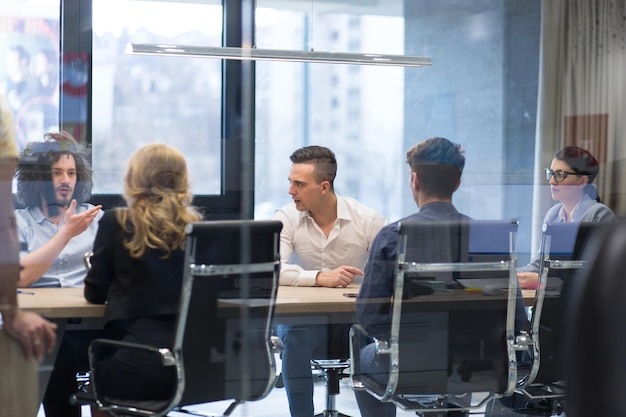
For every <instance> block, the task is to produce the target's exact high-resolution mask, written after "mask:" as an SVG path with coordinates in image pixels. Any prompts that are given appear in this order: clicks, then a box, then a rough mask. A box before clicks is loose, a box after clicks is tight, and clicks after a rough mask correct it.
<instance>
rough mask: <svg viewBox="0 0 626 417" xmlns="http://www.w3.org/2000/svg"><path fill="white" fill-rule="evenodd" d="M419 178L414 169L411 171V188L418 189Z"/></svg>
mask: <svg viewBox="0 0 626 417" xmlns="http://www.w3.org/2000/svg"><path fill="white" fill-rule="evenodd" d="M419 187H420V179H419V177H418V176H417V173H416V172H415V171H411V190H413V191H419Z"/></svg>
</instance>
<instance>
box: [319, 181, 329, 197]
mask: <svg viewBox="0 0 626 417" xmlns="http://www.w3.org/2000/svg"><path fill="white" fill-rule="evenodd" d="M320 186H321V187H322V194H325V193H327V192H329V191H330V182H329V181H322V182H321V183H320Z"/></svg>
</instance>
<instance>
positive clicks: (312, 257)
mask: <svg viewBox="0 0 626 417" xmlns="http://www.w3.org/2000/svg"><path fill="white" fill-rule="evenodd" d="M274 219H275V220H280V221H281V222H282V223H283V230H282V231H281V233H280V260H281V270H280V279H279V281H280V285H291V286H308V287H312V286H314V285H315V278H316V276H317V273H318V272H328V271H332V270H333V269H335V268H337V267H339V266H342V265H348V266H355V267H357V268H360V269H364V268H365V263H366V262H367V257H368V253H369V250H370V246H371V244H372V241H373V240H374V238H375V237H376V235H377V234H378V232H379V231H380V229H381V228H382V227H383V226H384V225H385V224H386V223H387V221H386V219H385V218H384V217H383V216H382V215H381V214H379V213H378V212H376V211H375V210H373V209H371V208H369V207H366V206H364V205H363V204H361V203H359V202H358V201H357V200H355V199H353V198H349V197H341V196H337V219H336V220H335V225H334V226H333V230H332V231H331V232H330V234H329V235H328V237H326V235H325V234H324V232H323V231H322V229H321V228H320V227H319V225H318V224H317V223H315V221H314V220H313V218H312V217H311V216H310V215H309V212H308V211H298V210H297V209H296V206H295V204H288V205H286V206H284V207H283V208H281V209H279V210H278V211H277V212H276V215H275V216H274Z"/></svg>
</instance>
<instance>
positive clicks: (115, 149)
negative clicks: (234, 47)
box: [92, 0, 222, 195]
mask: <svg viewBox="0 0 626 417" xmlns="http://www.w3.org/2000/svg"><path fill="white" fill-rule="evenodd" d="M221 22H222V8H221V7H220V6H218V5H216V4H206V3H203V4H201V3H198V2H193V3H191V2H174V1H173V2H163V1H133V0H93V64H92V65H93V69H92V73H93V82H92V145H93V155H94V157H93V166H94V170H95V172H96V173H97V177H96V178H97V180H96V182H95V186H94V192H95V193H98V194H121V192H122V190H123V188H122V176H123V174H124V171H125V169H126V160H127V158H128V156H129V154H130V153H132V152H133V151H134V150H135V149H137V148H138V147H140V146H141V145H143V144H146V143H149V142H164V143H168V144H170V145H173V146H175V147H177V148H178V149H180V150H181V151H182V152H183V153H184V154H185V156H186V158H187V162H188V166H189V172H190V173H191V183H192V191H193V192H194V194H198V195H219V194H220V193H221V192H222V181H221V175H222V142H221V140H220V129H221V125H220V123H221V121H220V118H221V91H222V78H221V77H222V71H221V62H220V61H219V60H211V59H197V58H178V57H175V58H172V57H158V56H133V55H128V54H126V52H125V51H126V46H127V44H128V43H130V42H133V43H155V44H156V43H160V44H163V43H166V44H183V45H212V46H216V45H218V46H219V45H221V36H222V23H221Z"/></svg>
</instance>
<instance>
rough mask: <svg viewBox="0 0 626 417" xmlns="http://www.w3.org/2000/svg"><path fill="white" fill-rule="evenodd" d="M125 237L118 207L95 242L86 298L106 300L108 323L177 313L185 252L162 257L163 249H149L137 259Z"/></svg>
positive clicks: (106, 217) (105, 220)
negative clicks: (132, 254)
mask: <svg viewBox="0 0 626 417" xmlns="http://www.w3.org/2000/svg"><path fill="white" fill-rule="evenodd" d="M120 210H121V209H120ZM124 237H125V235H124V232H123V230H122V227H121V226H120V224H119V223H118V222H117V219H116V215H115V210H109V211H107V212H106V213H105V214H104V216H103V217H102V219H101V220H100V226H99V228H98V233H97V235H96V240H95V242H94V247H93V252H94V254H93V257H92V258H91V263H92V268H91V270H90V271H89V273H88V274H87V278H85V298H86V299H87V300H88V301H90V302H92V303H97V304H104V303H106V313H105V318H106V321H107V322H109V321H112V320H120V319H121V320H132V319H136V318H140V317H151V316H167V315H172V316H174V315H175V314H176V313H177V312H178V304H179V299H180V292H181V286H182V280H183V261H184V251H183V250H176V251H173V252H172V254H171V255H170V257H169V258H167V259H163V258H162V256H163V254H162V253H161V251H159V250H154V249H150V250H149V251H148V252H146V254H145V255H144V256H143V257H142V258H141V259H134V258H131V257H130V254H129V252H128V250H127V249H126V248H124V244H123V239H124ZM172 319H173V317H172Z"/></svg>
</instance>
